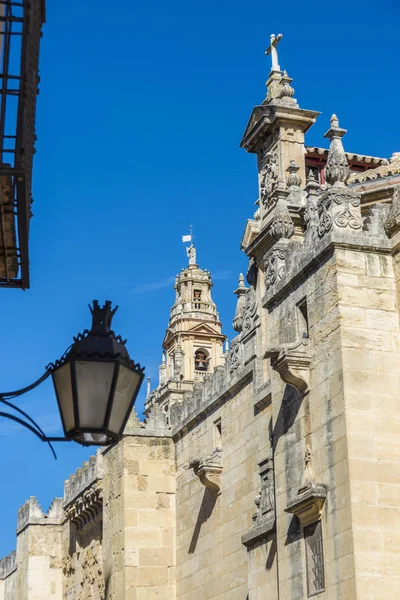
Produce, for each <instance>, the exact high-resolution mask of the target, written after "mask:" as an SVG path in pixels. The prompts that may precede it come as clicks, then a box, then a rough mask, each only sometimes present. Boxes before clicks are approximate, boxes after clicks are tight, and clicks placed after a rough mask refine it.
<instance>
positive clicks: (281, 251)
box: [264, 246, 287, 291]
mask: <svg viewBox="0 0 400 600" xmlns="http://www.w3.org/2000/svg"><path fill="white" fill-rule="evenodd" d="M286 252H287V249H286V247H283V246H278V247H276V246H275V247H274V248H273V249H272V250H270V252H269V253H268V254H267V256H266V257H265V262H264V266H265V287H266V289H267V291H268V290H269V288H270V287H271V286H272V285H274V284H275V283H276V282H277V281H280V280H281V279H282V278H283V276H284V273H285V260H286Z"/></svg>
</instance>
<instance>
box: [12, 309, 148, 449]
mask: <svg viewBox="0 0 400 600" xmlns="http://www.w3.org/2000/svg"><path fill="white" fill-rule="evenodd" d="M89 308H90V311H91V313H92V327H91V329H90V330H87V329H86V330H85V331H84V332H83V333H81V334H79V335H78V336H77V337H75V338H74V343H73V344H72V345H71V346H70V348H68V350H67V351H66V352H65V353H64V355H63V356H62V357H61V359H60V360H58V361H56V362H55V363H54V364H53V363H52V364H50V365H49V366H48V367H47V369H46V373H45V374H44V375H43V376H42V377H41V378H40V379H39V380H38V381H37V382H35V383H34V384H32V385H31V386H29V387H27V388H24V389H22V390H18V391H17V392H10V393H8V394H0V402H2V403H4V404H6V405H7V406H10V407H11V408H13V409H14V410H16V411H17V412H19V413H20V414H22V415H23V416H24V417H25V419H27V421H24V420H22V419H20V418H19V417H16V416H14V415H10V414H8V413H2V412H0V416H4V417H6V418H9V419H12V420H14V421H16V422H18V423H20V424H21V425H24V426H25V427H27V428H28V429H30V430H31V431H32V432H33V433H35V434H36V435H37V436H38V437H39V438H40V439H41V440H42V441H45V442H49V443H51V442H52V441H75V442H78V443H80V444H82V445H84V446H91V445H96V446H107V445H109V444H112V443H113V442H117V441H118V440H119V439H121V436H122V434H123V431H124V428H125V425H126V422H127V420H128V417H129V414H130V412H131V410H132V407H133V405H134V403H135V400H136V397H137V395H138V392H139V389H140V386H141V384H142V381H143V377H144V373H143V371H144V369H143V368H142V367H141V366H140V365H139V364H135V363H134V362H133V361H132V360H131V359H130V357H129V354H128V351H127V349H126V346H125V344H126V340H122V338H121V337H120V336H116V335H115V333H114V332H113V331H112V330H111V320H112V317H113V316H114V314H115V312H116V310H117V308H118V307H117V306H116V307H115V308H114V309H112V308H111V302H110V301H106V302H105V304H104V306H102V307H100V306H99V303H98V301H97V300H94V301H93V306H89ZM50 375H51V376H52V379H53V384H54V388H55V392H56V396H57V402H58V407H59V410H60V416H61V421H62V425H63V429H64V434H65V437H64V438H49V437H47V436H46V435H45V434H44V432H43V431H42V429H41V428H40V427H39V426H38V425H37V423H35V421H34V420H33V419H32V418H31V417H29V416H28V415H27V414H26V413H25V412H23V411H22V410H21V409H19V408H18V407H16V406H15V405H13V404H11V402H9V400H10V399H12V398H15V397H17V396H20V395H21V394H24V393H25V392H27V391H30V390H31V389H33V388H35V387H37V386H38V385H39V384H40V383H42V382H43V381H45V379H47V378H48V377H49V376H50ZM53 452H54V451H53Z"/></svg>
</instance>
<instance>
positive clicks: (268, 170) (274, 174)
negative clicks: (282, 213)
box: [260, 150, 279, 207]
mask: <svg viewBox="0 0 400 600" xmlns="http://www.w3.org/2000/svg"><path fill="white" fill-rule="evenodd" d="M278 174H279V167H278V155H277V152H276V150H274V151H270V152H267V153H266V155H265V164H264V167H263V169H262V170H261V172H260V200H261V202H262V203H263V205H264V207H268V206H269V204H270V198H271V195H272V192H273V191H274V189H275V187H276V184H277V181H278Z"/></svg>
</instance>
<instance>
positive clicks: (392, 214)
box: [384, 185, 400, 237]
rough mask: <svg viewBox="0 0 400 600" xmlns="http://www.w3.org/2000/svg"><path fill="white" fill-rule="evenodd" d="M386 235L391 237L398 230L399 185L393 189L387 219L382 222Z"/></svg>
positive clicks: (399, 215) (399, 212)
mask: <svg viewBox="0 0 400 600" xmlns="http://www.w3.org/2000/svg"><path fill="white" fill-rule="evenodd" d="M384 227H385V231H386V233H387V235H388V236H389V237H392V236H393V235H394V234H395V233H397V232H398V231H399V230H400V185H396V187H395V188H394V189H393V199H392V204H391V205H390V209H389V213H388V216H387V219H386V220H385V222H384Z"/></svg>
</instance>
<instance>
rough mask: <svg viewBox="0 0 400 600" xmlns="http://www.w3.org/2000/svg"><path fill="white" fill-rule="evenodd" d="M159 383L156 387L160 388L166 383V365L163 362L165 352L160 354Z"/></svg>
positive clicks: (164, 361)
mask: <svg viewBox="0 0 400 600" xmlns="http://www.w3.org/2000/svg"><path fill="white" fill-rule="evenodd" d="M158 373H159V381H158V385H159V386H160V387H161V386H163V385H165V384H166V383H167V363H166V360H165V352H163V353H162V358H161V365H160V366H159V367H158Z"/></svg>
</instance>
